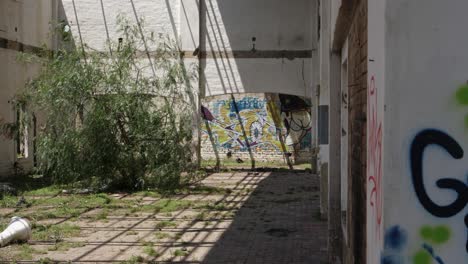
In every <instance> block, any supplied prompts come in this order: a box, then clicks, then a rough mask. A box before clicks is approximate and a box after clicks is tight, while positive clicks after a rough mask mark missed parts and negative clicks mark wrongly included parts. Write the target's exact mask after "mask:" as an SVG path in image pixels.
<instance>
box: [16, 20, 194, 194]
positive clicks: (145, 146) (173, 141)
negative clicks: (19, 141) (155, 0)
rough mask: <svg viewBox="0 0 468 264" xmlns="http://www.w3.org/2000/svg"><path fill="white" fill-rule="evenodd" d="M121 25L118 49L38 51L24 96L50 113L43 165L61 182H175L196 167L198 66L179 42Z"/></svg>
mask: <svg viewBox="0 0 468 264" xmlns="http://www.w3.org/2000/svg"><path fill="white" fill-rule="evenodd" d="M119 25H120V26H119V29H120V30H119V32H120V35H121V36H122V37H121V38H120V39H119V41H118V42H115V43H114V42H113V43H108V45H110V46H109V47H110V48H111V51H112V52H107V53H103V52H98V51H93V50H92V49H90V48H89V47H83V48H81V47H80V48H75V49H64V50H60V51H57V52H54V53H53V54H47V55H43V56H39V57H35V59H34V60H35V61H36V62H39V63H40V64H41V65H42V67H41V69H42V70H41V72H40V73H39V75H38V77H37V78H35V79H34V80H33V81H32V82H30V83H29V85H27V88H26V90H25V92H24V93H22V94H21V95H19V96H18V98H21V99H20V100H22V101H25V102H26V103H27V106H28V109H29V110H30V111H33V112H35V113H40V114H41V116H44V117H45V120H44V122H43V126H42V127H41V129H40V132H39V136H38V139H37V140H38V144H37V148H38V149H37V154H38V160H39V161H40V162H39V164H40V165H39V167H38V169H39V170H40V172H41V173H43V174H44V175H45V176H47V177H50V178H51V179H52V180H53V181H54V182H56V183H70V182H77V181H82V182H93V183H99V184H105V185H108V186H110V187H113V188H120V189H121V188H125V189H135V188H142V187H157V188H164V189H171V188H176V187H177V186H178V185H179V184H180V183H181V174H182V173H187V172H188V174H190V173H191V171H192V170H191V168H192V167H193V166H192V163H191V162H190V160H191V157H192V153H191V149H190V142H191V137H192V113H193V110H194V108H193V107H194V102H193V98H194V96H193V94H192V87H191V86H190V83H191V81H192V80H193V79H194V78H196V74H195V73H196V70H195V67H186V66H185V65H184V63H183V61H182V59H181V52H180V50H179V48H178V46H177V43H176V41H174V40H171V39H170V38H168V37H164V36H161V35H159V36H157V37H155V36H154V34H152V33H151V34H150V33H145V31H144V29H143V28H142V23H139V24H130V23H129V22H128V21H127V20H125V19H120V22H119ZM68 46H70V45H68ZM148 47H150V48H153V50H149V49H150V48H148Z"/></svg>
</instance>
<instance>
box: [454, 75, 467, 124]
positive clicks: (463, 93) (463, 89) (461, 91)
mask: <svg viewBox="0 0 468 264" xmlns="http://www.w3.org/2000/svg"><path fill="white" fill-rule="evenodd" d="M455 97H456V99H457V102H458V103H459V104H460V105H462V106H468V84H465V85H462V86H460V87H459V88H458V90H457V92H456V94H455ZM465 126H467V127H468V115H466V116H465Z"/></svg>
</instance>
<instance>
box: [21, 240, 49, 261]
mask: <svg viewBox="0 0 468 264" xmlns="http://www.w3.org/2000/svg"><path fill="white" fill-rule="evenodd" d="M13 250H14V251H15V252H16V253H15V254H14V256H13V259H14V260H15V261H16V260H31V259H32V258H33V256H35V255H38V254H46V252H45V251H42V250H38V249H35V248H33V247H31V246H30V245H28V244H22V245H18V246H16V247H13Z"/></svg>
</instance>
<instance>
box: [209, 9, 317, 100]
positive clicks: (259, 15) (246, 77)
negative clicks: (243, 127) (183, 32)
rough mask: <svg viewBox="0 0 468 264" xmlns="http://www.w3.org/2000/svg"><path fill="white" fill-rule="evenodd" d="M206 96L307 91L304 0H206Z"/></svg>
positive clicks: (308, 56) (307, 28)
mask: <svg viewBox="0 0 468 264" xmlns="http://www.w3.org/2000/svg"><path fill="white" fill-rule="evenodd" d="M204 3H205V4H204V8H203V13H202V16H203V21H204V22H203V26H202V30H203V41H204V43H203V48H204V50H206V53H207V54H206V55H207V59H206V60H203V61H202V65H203V68H204V73H205V75H204V77H203V78H204V79H205V83H204V88H205V89H206V95H207V96H211V95H218V94H226V93H243V92H248V93H252V92H253V93H257V92H260V93H261V92H272V93H287V94H293V95H299V96H308V95H309V91H310V90H311V73H312V69H311V63H312V61H311V47H312V38H311V36H312V32H311V28H310V26H311V20H312V16H310V7H311V3H310V1H309V0H293V1H281V0H273V1H272V0H256V1H251V0H237V1H234V0H230V1H226V0H205V1H204Z"/></svg>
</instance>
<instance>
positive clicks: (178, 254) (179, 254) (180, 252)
mask: <svg viewBox="0 0 468 264" xmlns="http://www.w3.org/2000/svg"><path fill="white" fill-rule="evenodd" d="M172 254H173V255H174V257H184V256H187V255H188V252H187V251H186V250H185V251H184V250H182V249H176V250H175V251H174V252H173V253H172Z"/></svg>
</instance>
